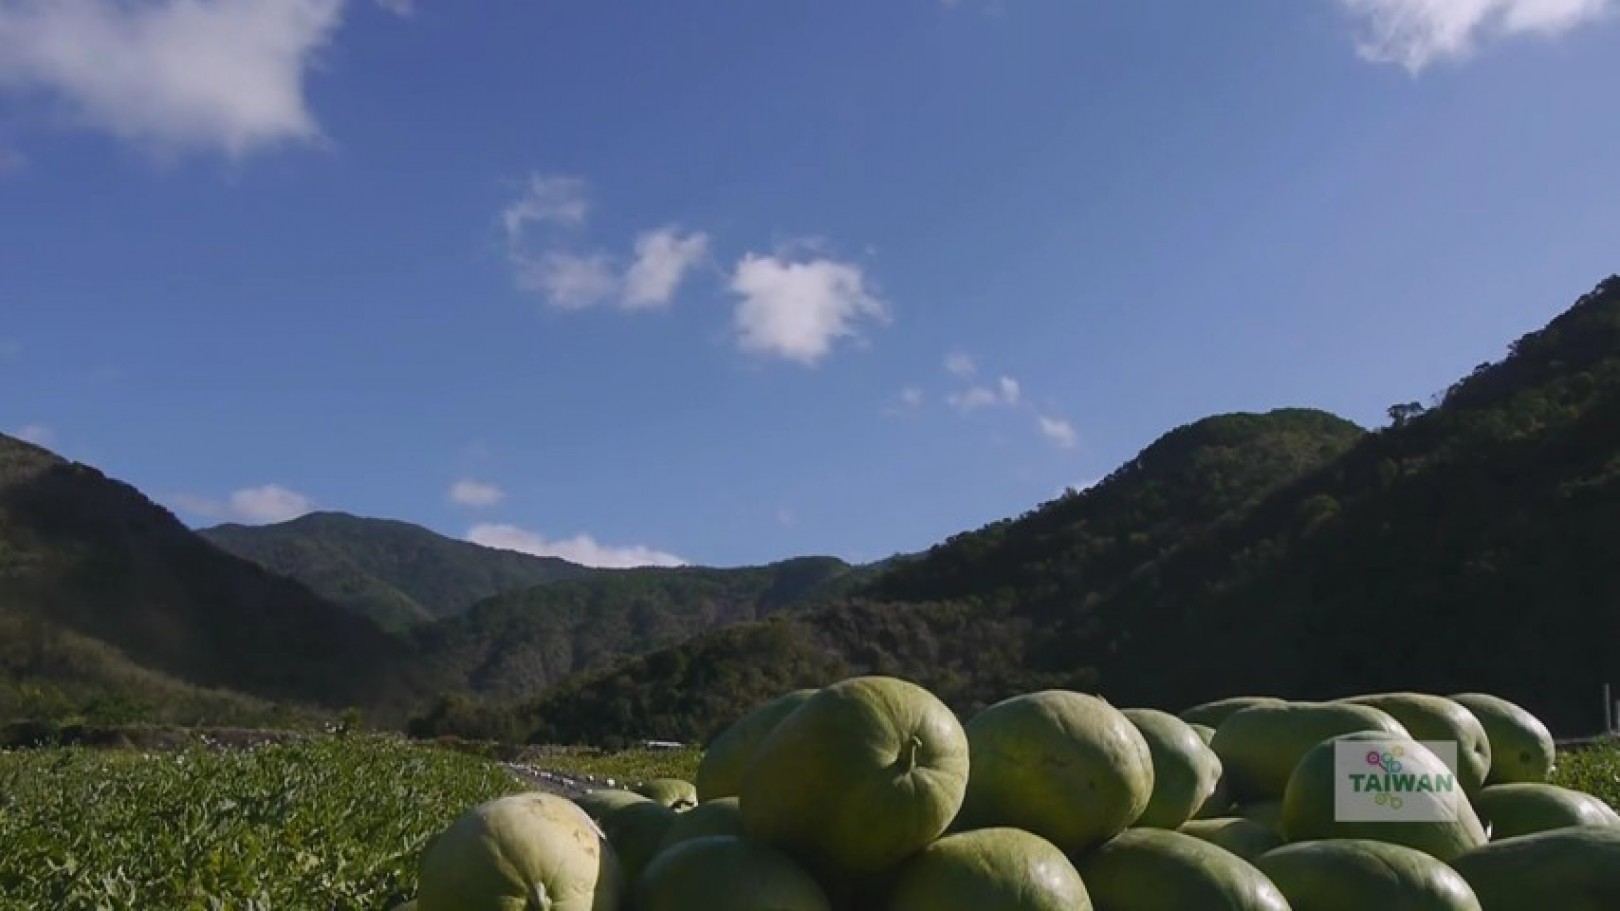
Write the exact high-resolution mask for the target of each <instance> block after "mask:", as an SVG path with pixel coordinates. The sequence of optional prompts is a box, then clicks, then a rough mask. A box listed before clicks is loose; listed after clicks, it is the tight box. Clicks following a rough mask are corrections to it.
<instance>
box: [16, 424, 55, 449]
mask: <svg viewBox="0 0 1620 911" xmlns="http://www.w3.org/2000/svg"><path fill="white" fill-rule="evenodd" d="M17 439H19V440H22V441H23V442H25V443H33V444H34V445H35V446H49V445H51V444H52V443H54V442H56V431H55V430H53V429H51V428H50V427H47V426H45V425H44V424H24V425H23V426H21V427H19V428H17Z"/></svg>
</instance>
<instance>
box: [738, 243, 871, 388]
mask: <svg viewBox="0 0 1620 911" xmlns="http://www.w3.org/2000/svg"><path fill="white" fill-rule="evenodd" d="M791 256H792V254H790V253H786V252H782V253H777V254H774V255H762V254H757V253H750V254H748V255H747V256H744V257H743V258H742V260H741V261H739V262H738V263H737V267H736V269H735V270H734V272H733V273H732V277H731V284H730V288H731V291H732V293H734V294H736V295H737V296H738V298H739V299H738V301H737V305H736V309H735V311H734V312H733V326H734V328H735V330H736V333H737V344H738V347H740V348H741V349H742V350H744V351H748V352H751V353H755V354H761V355H766V356H770V357H778V358H782V359H784V360H789V361H794V362H797V363H800V364H804V365H806V366H814V365H815V364H817V363H819V362H820V361H821V360H822V359H823V358H825V357H826V356H827V355H828V354H830V353H831V352H832V349H833V346H834V344H835V343H836V342H837V341H838V340H840V339H845V338H858V337H860V327H861V326H862V325H863V324H864V323H867V322H885V321H887V320H888V318H889V317H888V309H887V307H886V305H885V304H884V303H883V301H882V300H880V299H879V298H878V297H877V296H876V294H875V293H873V291H872V290H871V289H870V288H869V287H868V281H867V278H866V274H865V272H864V271H863V270H862V269H861V267H860V266H859V265H857V264H855V263H849V262H840V261H838V260H834V259H830V258H814V259H808V260H802V261H801V260H795V259H793V258H791Z"/></svg>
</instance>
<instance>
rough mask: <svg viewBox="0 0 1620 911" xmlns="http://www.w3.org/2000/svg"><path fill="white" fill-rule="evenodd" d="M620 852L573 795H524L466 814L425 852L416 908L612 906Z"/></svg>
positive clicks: (618, 890)
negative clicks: (603, 834)
mask: <svg viewBox="0 0 1620 911" xmlns="http://www.w3.org/2000/svg"><path fill="white" fill-rule="evenodd" d="M624 894H625V882H624V878H623V873H622V871H621V870H620V868H619V859H618V855H617V854H616V853H615V852H614V850H613V847H612V846H611V845H609V844H608V843H607V841H606V840H605V839H603V837H602V835H601V833H600V831H599V830H598V829H597V827H596V824H595V823H593V822H592V821H591V818H590V817H589V816H587V815H585V811H584V810H581V809H580V808H579V807H577V806H575V805H574V804H573V803H572V802H571V801H569V800H566V799H564V798H562V797H557V796H555V795H551V794H541V793H534V792H531V793H525V794H516V795H512V796H510V797H502V798H499V799H496V800H492V801H489V802H488V803H483V804H480V805H478V806H476V807H473V808H472V809H470V810H468V811H467V812H466V813H463V814H462V815H461V817H460V818H459V819H457V820H456V821H455V822H453V823H451V825H450V827H449V828H447V829H445V830H444V831H443V832H441V833H439V835H438V836H437V837H435V838H434V839H433V840H432V842H431V843H430V844H429V845H428V847H427V849H426V850H424V851H423V852H422V858H421V865H420V869H419V891H418V894H417V897H416V906H417V911H532V909H544V911H614V909H617V908H618V907H619V906H620V901H621V900H622V897H623V895H624Z"/></svg>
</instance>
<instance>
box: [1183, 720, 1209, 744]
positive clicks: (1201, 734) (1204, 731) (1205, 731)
mask: <svg viewBox="0 0 1620 911" xmlns="http://www.w3.org/2000/svg"><path fill="white" fill-rule="evenodd" d="M1187 727H1190V728H1192V731H1193V733H1194V734H1197V735H1198V739H1199V740H1202V741H1203V742H1204V746H1209V745H1210V744H1211V743H1214V742H1215V729H1214V728H1212V727H1210V726H1209V725H1207V724H1188V725H1187Z"/></svg>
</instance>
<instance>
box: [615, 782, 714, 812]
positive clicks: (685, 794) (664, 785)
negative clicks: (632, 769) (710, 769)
mask: <svg viewBox="0 0 1620 911" xmlns="http://www.w3.org/2000/svg"><path fill="white" fill-rule="evenodd" d="M630 790H632V791H635V792H636V793H637V794H640V795H641V796H643V797H645V798H647V799H648V800H651V801H654V802H657V803H661V804H663V805H664V806H666V807H669V808H670V809H671V810H690V809H691V808H693V807H695V806H697V802H698V799H697V788H696V787H695V786H693V784H692V783H691V782H690V781H683V780H682V779H679V778H654V779H652V780H651V781H643V782H641V783H640V784H638V785H636V786H635V787H633V788H631V789H630Z"/></svg>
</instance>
